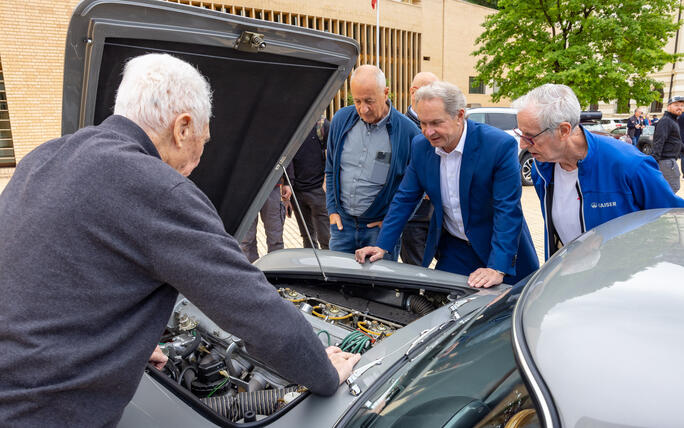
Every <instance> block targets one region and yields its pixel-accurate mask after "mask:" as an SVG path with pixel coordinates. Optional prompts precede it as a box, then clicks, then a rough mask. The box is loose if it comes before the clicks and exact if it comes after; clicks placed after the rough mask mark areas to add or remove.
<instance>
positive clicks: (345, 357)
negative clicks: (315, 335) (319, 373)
mask: <svg viewBox="0 0 684 428" xmlns="http://www.w3.org/2000/svg"><path fill="white" fill-rule="evenodd" d="M325 353H326V354H328V358H330V362H331V363H332V365H333V367H335V369H336V370H337V375H338V376H339V377H340V385H342V383H343V382H344V381H345V380H347V378H348V377H349V376H351V374H352V371H353V370H354V366H355V365H356V363H358V362H359V360H360V359H361V354H352V353H351V352H344V351H342V350H341V349H340V348H338V347H337V346H328V347H327V348H325Z"/></svg>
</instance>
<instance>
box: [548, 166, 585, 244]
mask: <svg viewBox="0 0 684 428" xmlns="http://www.w3.org/2000/svg"><path fill="white" fill-rule="evenodd" d="M577 171H578V169H577V168H575V169H574V170H572V171H566V170H564V169H563V168H561V166H560V164H558V163H556V167H555V170H554V176H553V178H554V185H553V205H552V207H551V215H552V217H553V225H554V226H555V227H556V232H557V233H558V237H560V239H561V241H562V242H563V245H566V244H567V243H568V242H570V241H572V240H573V239H575V238H577V237H578V236H579V235H580V234H581V233H582V226H581V225H580V196H579V194H578V193H577Z"/></svg>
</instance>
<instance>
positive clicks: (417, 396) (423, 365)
mask: <svg viewBox="0 0 684 428" xmlns="http://www.w3.org/2000/svg"><path fill="white" fill-rule="evenodd" d="M517 297H518V294H517V293H509V294H507V295H503V296H502V297H501V298H500V299H498V300H495V301H494V302H492V303H490V305H489V306H488V307H487V308H486V309H485V310H484V312H482V313H481V314H479V315H478V316H477V317H476V318H475V320H474V321H472V322H471V323H470V325H466V327H465V328H462V329H455V330H454V331H451V332H450V333H449V334H447V336H446V337H445V338H443V339H442V340H441V341H440V343H438V344H437V346H435V347H434V348H432V349H431V350H428V351H426V355H424V356H423V357H421V358H419V359H418V360H416V361H415V362H413V363H409V364H406V365H405V366H404V367H403V368H401V369H400V370H399V371H398V372H397V373H395V374H394V375H393V376H392V377H390V378H389V379H388V380H387V381H386V382H384V384H383V385H382V386H381V387H380V388H379V389H377V390H375V392H373V393H372V394H371V395H370V396H368V397H367V398H362V401H363V403H364V404H363V405H362V406H361V407H360V408H359V409H358V410H357V411H356V412H355V414H354V415H353V416H352V418H351V419H350V422H349V423H348V424H347V425H346V426H351V427H365V428H370V427H396V426H445V425H447V426H450V427H472V426H477V427H495V426H496V427H503V426H504V425H506V423H507V422H508V421H509V420H511V419H512V418H513V417H514V416H515V417H516V421H518V422H519V423H518V422H516V424H515V425H514V426H516V427H533V426H539V423H538V421H537V418H536V413H535V411H534V406H533V403H532V401H531V399H530V397H529V394H528V392H527V389H526V388H525V386H524V384H523V382H522V380H521V378H520V374H519V372H518V369H517V367H516V363H515V360H514V357H513V351H512V347H511V315H512V312H513V307H514V306H515V302H516V301H517ZM516 415H517V416H516Z"/></svg>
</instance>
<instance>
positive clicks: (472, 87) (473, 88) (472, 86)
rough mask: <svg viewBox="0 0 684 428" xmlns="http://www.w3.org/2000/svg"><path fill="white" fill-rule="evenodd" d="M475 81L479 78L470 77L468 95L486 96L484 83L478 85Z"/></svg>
mask: <svg viewBox="0 0 684 428" xmlns="http://www.w3.org/2000/svg"><path fill="white" fill-rule="evenodd" d="M475 79H477V78H476V77H473V76H470V78H469V84H468V93H469V94H484V93H485V87H484V83H480V84H477V82H476V81H475Z"/></svg>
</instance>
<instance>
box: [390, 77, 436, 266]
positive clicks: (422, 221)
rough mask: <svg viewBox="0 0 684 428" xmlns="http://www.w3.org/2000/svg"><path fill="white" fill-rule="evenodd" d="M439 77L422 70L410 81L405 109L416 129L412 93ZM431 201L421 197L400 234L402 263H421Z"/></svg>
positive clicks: (416, 117)
mask: <svg viewBox="0 0 684 428" xmlns="http://www.w3.org/2000/svg"><path fill="white" fill-rule="evenodd" d="M438 80H439V78H438V77H437V76H436V75H435V74H434V73H430V72H429V71H422V72H420V73H418V74H416V76H415V77H414V78H413V82H412V83H411V88H409V93H410V94H411V105H409V106H408V108H407V109H406V113H405V114H406V117H408V118H409V119H411V121H412V122H413V123H415V124H416V126H417V127H418V129H420V120H419V119H418V115H417V114H416V112H415V110H413V107H412V106H413V104H414V103H415V99H414V95H415V93H416V91H417V90H418V89H420V88H422V87H423V86H426V85H429V84H431V83H434V82H437V81H438ZM433 211H434V210H433V208H432V203H430V198H428V197H427V195H425V196H424V197H423V199H421V201H420V204H419V205H418V207H417V208H416V211H415V212H414V213H413V216H412V217H411V218H410V219H409V222H408V223H406V227H404V231H403V232H402V234H401V251H400V255H401V261H402V262H404V263H409V264H412V265H416V266H421V265H422V264H423V253H425V241H426V240H427V236H428V232H429V226H430V218H431V217H432V213H433Z"/></svg>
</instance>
